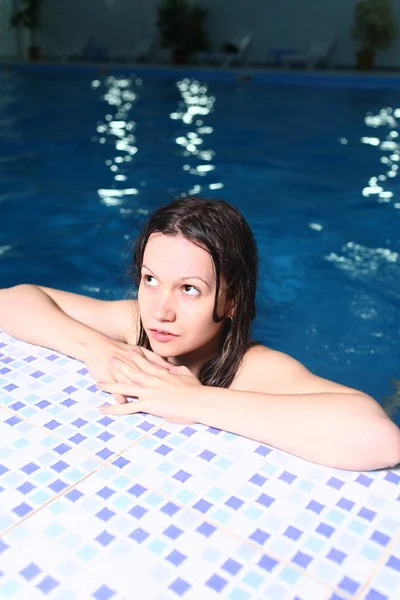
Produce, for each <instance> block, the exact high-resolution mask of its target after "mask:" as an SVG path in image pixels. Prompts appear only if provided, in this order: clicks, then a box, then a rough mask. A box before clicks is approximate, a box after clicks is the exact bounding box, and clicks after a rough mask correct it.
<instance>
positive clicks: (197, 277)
mask: <svg viewBox="0 0 400 600" xmlns="http://www.w3.org/2000/svg"><path fill="white" fill-rule="evenodd" d="M143 268H145V269H147V270H148V271H150V273H152V274H153V275H154V276H156V274H155V273H154V271H152V270H151V269H149V267H147V266H146V265H142V269H143ZM188 279H200V281H202V282H203V283H205V284H206V286H207V287H209V288H211V286H210V284H209V283H207V281H205V279H203V278H202V277H199V276H198V275H191V276H190V277H181V278H180V281H187V280H188Z"/></svg>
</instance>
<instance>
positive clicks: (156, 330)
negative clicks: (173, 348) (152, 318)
mask: <svg viewBox="0 0 400 600" xmlns="http://www.w3.org/2000/svg"><path fill="white" fill-rule="evenodd" d="M150 331H152V332H154V333H160V334H163V335H172V336H173V337H177V336H176V335H175V334H174V333H171V332H170V331H165V329H150Z"/></svg>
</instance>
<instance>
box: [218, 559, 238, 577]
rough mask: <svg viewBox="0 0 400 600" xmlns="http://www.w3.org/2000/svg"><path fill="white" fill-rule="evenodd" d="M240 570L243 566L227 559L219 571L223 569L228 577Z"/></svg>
mask: <svg viewBox="0 0 400 600" xmlns="http://www.w3.org/2000/svg"><path fill="white" fill-rule="evenodd" d="M242 568H243V565H241V564H239V563H238V562H236V560H233V559H232V558H228V560H227V561H225V562H224V564H223V565H222V566H221V569H224V571H226V572H227V573H229V574H230V575H236V574H237V573H238V572H239V571H240V569H242Z"/></svg>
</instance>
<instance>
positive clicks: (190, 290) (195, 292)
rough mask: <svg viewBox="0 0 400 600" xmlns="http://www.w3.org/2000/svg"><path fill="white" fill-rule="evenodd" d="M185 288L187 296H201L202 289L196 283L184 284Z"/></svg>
mask: <svg viewBox="0 0 400 600" xmlns="http://www.w3.org/2000/svg"><path fill="white" fill-rule="evenodd" d="M183 289H184V290H185V294H186V295H187V296H199V295H200V290H199V289H198V288H197V287H195V286H194V285H184V286H183Z"/></svg>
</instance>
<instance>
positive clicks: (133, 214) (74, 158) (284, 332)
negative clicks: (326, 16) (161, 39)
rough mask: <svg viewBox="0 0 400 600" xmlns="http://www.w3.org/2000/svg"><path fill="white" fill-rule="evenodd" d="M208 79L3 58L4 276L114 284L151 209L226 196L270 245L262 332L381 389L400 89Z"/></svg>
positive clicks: (397, 367)
mask: <svg viewBox="0 0 400 600" xmlns="http://www.w3.org/2000/svg"><path fill="white" fill-rule="evenodd" d="M203 77H204V80H203V79H202V78H201V79H200V78H199V75H198V76H197V78H194V77H191V78H188V79H185V78H184V77H183V76H182V75H181V76H180V75H179V74H175V75H174V76H170V77H169V78H157V77H155V76H154V73H153V74H150V72H148V73H146V71H144V72H143V73H142V74H141V75H140V76H138V75H132V74H129V73H126V74H124V73H121V72H120V73H119V74H117V75H115V76H113V75H110V74H106V73H104V72H101V71H95V70H88V69H83V68H82V69H76V68H68V69H67V68H65V69H64V70H63V69H59V68H57V69H56V68H53V69H50V68H49V69H42V70H35V69H21V70H17V69H14V68H3V69H0V89H1V95H0V218H1V226H0V287H7V286H11V285H14V284H17V283H20V282H31V283H38V284H43V285H48V286H52V287H59V288H63V289H67V290H71V291H75V292H83V293H88V294H91V295H93V296H96V297H102V298H122V297H124V295H126V293H127V292H126V289H123V288H121V287H120V285H119V277H120V276H122V275H123V274H124V268H125V263H126V260H127V257H126V256H125V255H126V248H127V244H128V242H129V240H130V239H131V238H132V236H134V235H135V234H136V233H137V230H138V227H139V225H140V223H141V222H142V220H143V218H144V217H145V216H146V214H147V212H148V211H149V210H151V209H153V208H155V207H156V206H158V205H160V204H162V203H165V202H167V201H169V200H170V199H172V198H174V197H176V196H178V195H179V194H182V193H194V194H201V195H205V196H210V197H222V198H224V199H226V200H228V201H230V202H232V203H233V204H235V205H236V206H237V207H238V208H239V209H240V210H241V211H242V212H243V213H244V215H245V216H246V218H247V220H248V221H249V223H250V225H251V227H252V229H253V231H254V233H255V236H256V239H257V243H258V247H259V251H260V258H261V276H260V283H259V294H258V316H257V319H256V322H255V326H254V337H255V338H256V339H259V340H262V341H263V342H264V343H265V344H266V345H269V346H271V347H274V348H276V349H278V350H282V351H284V352H287V353H289V354H291V355H292V356H294V357H296V358H297V359H298V360H300V361H301V362H303V363H304V364H305V365H306V366H307V367H308V368H310V369H311V370H312V371H314V372H315V373H317V374H319V375H321V376H322V377H327V378H330V379H333V380H335V381H339V382H341V383H343V384H345V385H350V386H353V387H357V388H359V389H361V390H363V391H366V392H367V393H369V394H371V395H373V396H374V397H376V398H377V399H378V400H379V401H382V398H383V397H384V396H388V395H390V394H392V393H393V392H394V388H393V385H392V384H391V381H390V379H391V378H397V379H400V342H399V339H400V338H399V333H400V316H399V315H400V258H399V253H400V240H399V238H400V235H399V234H400V196H399V193H398V188H399V184H398V177H397V166H398V164H399V159H400V143H399V138H398V137H397V135H398V132H399V123H400V92H399V91H398V90H396V89H390V87H389V86H387V89H385V87H381V89H373V86H372V87H371V88H368V87H367V88H366V89H358V88H357V86H356V85H354V84H352V82H351V81H350V79H349V81H348V82H347V83H343V82H341V83H340V85H339V84H338V85H329V86H323V85H310V84H307V85H299V84H298V82H297V84H296V85H294V84H293V85H282V84H280V83H270V84H268V83H257V82H248V81H236V80H234V79H233V78H232V80H231V81H228V80H226V81H217V80H215V79H216V77H215V76H214V77H213V79H214V80H211V79H210V78H208V79H207V77H206V75H203ZM396 110H399V113H397V112H396ZM374 178H375V179H374ZM378 186H379V187H378ZM394 418H396V420H398V418H397V416H396V414H395V413H394Z"/></svg>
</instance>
